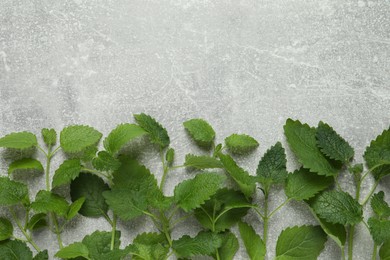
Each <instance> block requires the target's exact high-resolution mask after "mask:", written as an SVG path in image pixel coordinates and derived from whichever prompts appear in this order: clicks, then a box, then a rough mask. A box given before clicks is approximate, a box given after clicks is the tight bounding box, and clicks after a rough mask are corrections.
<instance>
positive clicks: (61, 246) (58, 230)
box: [50, 212, 64, 249]
mask: <svg viewBox="0 0 390 260" xmlns="http://www.w3.org/2000/svg"><path fill="white" fill-rule="evenodd" d="M50 216H51V218H52V220H53V223H54V227H55V233H56V235H57V241H58V246H59V247H60V249H62V248H63V247H64V245H63V244H62V239H61V232H60V229H59V227H58V220H57V216H56V215H55V213H53V212H51V214H50Z"/></svg>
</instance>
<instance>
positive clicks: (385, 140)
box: [363, 129, 390, 180]
mask: <svg viewBox="0 0 390 260" xmlns="http://www.w3.org/2000/svg"><path fill="white" fill-rule="evenodd" d="M363 157H364V159H365V160H366V163H367V166H368V168H369V169H370V170H371V173H372V175H373V176H374V178H375V179H376V180H379V179H381V178H383V177H384V176H386V175H388V174H390V129H388V130H385V131H383V132H382V134H381V135H379V136H378V137H377V138H376V139H375V140H373V141H371V144H370V146H368V147H367V148H366V151H365V152H364V156H363Z"/></svg>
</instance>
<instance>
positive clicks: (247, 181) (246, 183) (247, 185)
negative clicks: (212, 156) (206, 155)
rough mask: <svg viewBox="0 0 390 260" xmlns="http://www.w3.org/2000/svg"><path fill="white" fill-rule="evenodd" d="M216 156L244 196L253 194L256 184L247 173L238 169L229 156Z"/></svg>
mask: <svg viewBox="0 0 390 260" xmlns="http://www.w3.org/2000/svg"><path fill="white" fill-rule="evenodd" d="M218 156H219V159H220V160H221V162H222V164H223V166H224V168H225V170H226V171H227V173H228V174H229V175H230V177H232V178H233V179H234V180H235V182H236V183H237V184H238V186H239V187H240V189H241V191H242V192H243V193H244V194H245V196H247V197H248V198H249V197H251V196H252V195H253V193H254V192H255V189H256V184H255V182H254V181H253V178H251V176H250V175H249V173H248V172H246V171H245V170H244V169H242V168H241V167H239V166H238V165H237V163H236V162H235V161H234V160H233V158H232V157H231V156H230V155H227V154H222V153H220V154H219V155H218Z"/></svg>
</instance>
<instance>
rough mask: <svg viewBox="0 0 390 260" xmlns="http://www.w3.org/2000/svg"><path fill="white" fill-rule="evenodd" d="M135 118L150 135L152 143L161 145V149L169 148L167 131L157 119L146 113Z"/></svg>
mask: <svg viewBox="0 0 390 260" xmlns="http://www.w3.org/2000/svg"><path fill="white" fill-rule="evenodd" d="M134 118H135V120H136V121H137V123H138V124H139V125H140V126H141V127H142V129H144V130H145V131H146V132H148V133H149V136H150V140H151V142H152V143H154V144H157V145H159V146H160V147H161V148H165V147H167V146H169V142H170V141H169V136H168V133H167V130H166V129H165V128H164V127H162V125H161V124H160V123H159V122H157V121H156V119H154V118H153V117H151V116H149V115H146V114H144V113H142V114H138V115H134Z"/></svg>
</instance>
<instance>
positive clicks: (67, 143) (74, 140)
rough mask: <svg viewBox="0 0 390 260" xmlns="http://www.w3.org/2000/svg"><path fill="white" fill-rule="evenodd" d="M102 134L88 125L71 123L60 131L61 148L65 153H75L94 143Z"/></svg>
mask: <svg viewBox="0 0 390 260" xmlns="http://www.w3.org/2000/svg"><path fill="white" fill-rule="evenodd" d="M100 138H102V134H101V133H100V132H98V131H97V130H95V129H94V128H92V127H90V126H85V125H72V126H68V127H65V128H64V129H63V130H62V131H61V133H60V143H61V147H62V150H63V151H64V152H66V153H77V152H80V151H82V150H84V149H86V148H87V147H89V146H92V145H95V144H97V143H98V142H99V140H100Z"/></svg>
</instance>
